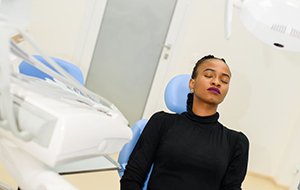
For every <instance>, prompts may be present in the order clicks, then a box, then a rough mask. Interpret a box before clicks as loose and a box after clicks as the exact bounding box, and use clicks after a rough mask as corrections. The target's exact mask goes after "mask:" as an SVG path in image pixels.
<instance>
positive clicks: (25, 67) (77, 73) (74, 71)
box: [19, 55, 84, 85]
mask: <svg viewBox="0 0 300 190" xmlns="http://www.w3.org/2000/svg"><path fill="white" fill-rule="evenodd" d="M34 57H35V58H36V59H37V60H39V61H40V62H41V63H43V64H45V65H46V66H48V67H49V68H50V69H52V70H54V71H55V69H54V68H53V67H51V66H50V64H49V63H48V62H47V61H46V60H45V59H44V58H43V57H42V56H39V55H34ZM51 59H52V60H53V61H54V62H56V63H57V64H58V65H60V66H61V67H62V68H63V69H64V70H65V71H67V72H68V73H69V74H70V75H72V76H73V77H74V78H75V79H76V80H78V81H79V82H80V83H81V84H82V85H83V84H84V78H83V74H82V72H81V70H80V69H79V68H78V67H77V66H76V65H74V64H72V63H70V62H67V61H65V60H62V59H59V58H56V57H51ZM19 72H20V73H22V74H25V75H28V76H32V77H36V78H41V79H46V78H48V79H51V80H53V78H52V77H51V76H50V75H48V74H46V73H44V72H43V71H41V70H39V69H38V68H36V67H34V66H33V65H31V64H30V63H28V62H27V61H22V62H21V63H20V64H19Z"/></svg>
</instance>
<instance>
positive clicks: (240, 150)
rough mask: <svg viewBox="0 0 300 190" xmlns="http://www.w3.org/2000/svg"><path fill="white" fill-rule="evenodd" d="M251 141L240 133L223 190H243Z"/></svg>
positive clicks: (224, 179)
mask: <svg viewBox="0 0 300 190" xmlns="http://www.w3.org/2000/svg"><path fill="white" fill-rule="evenodd" d="M248 152H249V141H248V138H247V137H246V136H245V135H244V134H243V133H241V132H240V133H238V139H237V141H236V143H235V145H234V151H233V153H232V157H231V160H230V162H229V165H228V168H227V171H226V174H225V176H224V178H223V181H222V186H221V190H241V186H242V182H243V181H244V179H245V176H246V173H247V166H248V154H249V153H248Z"/></svg>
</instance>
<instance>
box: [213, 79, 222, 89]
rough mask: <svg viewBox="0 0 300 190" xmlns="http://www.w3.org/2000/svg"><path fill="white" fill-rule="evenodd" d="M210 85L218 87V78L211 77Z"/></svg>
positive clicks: (219, 84)
mask: <svg viewBox="0 0 300 190" xmlns="http://www.w3.org/2000/svg"><path fill="white" fill-rule="evenodd" d="M211 83H212V85H214V86H217V87H220V86H221V83H220V80H219V79H218V77H213V79H212V80H211Z"/></svg>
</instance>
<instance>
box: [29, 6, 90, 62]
mask: <svg viewBox="0 0 300 190" xmlns="http://www.w3.org/2000/svg"><path fill="white" fill-rule="evenodd" d="M87 5H88V3H87V2H86V1H85V0H76V1H72V0H63V1H59V0H51V1H49V0H32V12H31V19H30V25H29V27H28V33H29V34H30V35H31V36H32V38H33V39H34V40H35V42H36V43H37V44H38V45H39V46H40V48H41V49H42V50H44V52H45V53H46V54H48V55H49V56H55V57H59V58H63V59H65V60H69V61H71V62H73V63H74V64H78V63H77V62H75V61H74V57H75V56H76V54H75V52H76V50H77V48H78V43H79V40H80V35H81V34H82V25H83V22H84V18H85V17H84V16H85V14H86V8H87Z"/></svg>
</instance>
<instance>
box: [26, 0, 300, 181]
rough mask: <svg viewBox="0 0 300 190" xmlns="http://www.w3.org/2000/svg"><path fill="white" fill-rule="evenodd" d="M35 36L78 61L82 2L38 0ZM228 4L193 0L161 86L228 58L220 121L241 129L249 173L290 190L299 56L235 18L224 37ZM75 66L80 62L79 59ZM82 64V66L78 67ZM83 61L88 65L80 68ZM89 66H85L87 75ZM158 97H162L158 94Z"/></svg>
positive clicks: (297, 157) (299, 159)
mask: <svg viewBox="0 0 300 190" xmlns="http://www.w3.org/2000/svg"><path fill="white" fill-rule="evenodd" d="M33 3H34V5H33V7H34V11H33V13H34V14H33V21H32V24H31V25H30V27H29V32H30V33H31V34H32V35H33V36H34V38H35V39H36V41H38V42H39V44H40V45H41V46H42V48H43V49H45V50H46V52H47V53H48V54H49V55H54V56H57V57H62V58H65V59H69V60H71V61H75V60H76V58H75V57H76V56H77V55H76V54H77V53H78V52H77V50H76V46H77V45H78V44H80V43H81V42H80V40H78V39H82V35H83V34H84V32H82V28H81V26H82V25H84V24H86V23H83V20H84V17H86V12H85V11H86V9H85V8H86V7H87V6H88V5H87V2H86V1H84V0H80V1H79V0H77V1H71V0H64V1H58V0H52V1H46V0H34V1H33ZM223 15H224V2H223V1H217V0H201V1H199V0H191V4H190V6H189V10H188V14H187V17H186V22H185V23H184V25H183V26H184V28H183V29H182V30H181V35H180V36H179V38H178V39H179V40H178V43H177V46H176V47H175V48H174V49H173V51H174V52H173V53H172V55H173V56H172V57H171V59H170V63H168V68H164V69H165V71H166V72H167V74H165V75H160V76H159V77H160V78H159V80H157V81H159V82H160V83H161V82H162V81H164V82H163V84H166V82H167V81H168V80H169V79H170V78H171V77H172V76H174V75H176V74H179V73H190V72H191V70H192V68H193V66H194V62H195V61H196V58H197V57H198V58H200V57H202V56H204V55H207V54H214V55H216V56H219V57H224V58H225V59H226V61H227V62H228V64H229V66H230V67H231V70H232V73H233V78H232V83H231V89H230V92H229V94H228V97H227V99H226V100H225V102H224V103H223V104H222V105H221V106H220V109H219V112H220V113H221V118H220V119H221V122H222V123H223V124H225V125H226V126H228V127H229V128H233V129H237V130H242V131H243V132H244V133H245V134H246V135H247V136H248V137H249V139H250V146H251V147H250V163H249V170H250V171H254V172H257V173H260V174H264V175H268V176H273V177H274V178H275V179H276V180H277V181H278V182H279V183H281V184H283V185H289V184H290V183H291V182H292V181H293V180H294V179H293V177H294V176H293V172H294V169H295V166H296V165H298V164H299V163H300V152H299V151H298V149H297V147H298V145H297V144H299V143H300V142H299V138H298V135H299V132H300V131H299V127H298V126H297V125H298V123H299V122H300V120H299V119H298V118H299V114H300V109H299V106H298V105H299V104H300V99H299V98H298V97H299V95H300V87H299V85H298V81H300V75H299V71H300V54H299V53H291V52H283V51H279V50H277V49H273V48H271V47H269V46H268V45H265V44H263V43H261V42H260V41H258V40H257V39H256V38H254V37H253V36H252V35H251V34H250V33H249V32H248V31H246V29H245V28H244V27H243V26H242V25H241V23H240V22H239V20H238V18H237V14H236V13H235V15H234V20H233V29H232V37H231V39H230V40H228V41H227V40H225V39H224V30H223ZM75 64H77V62H76V61H75ZM78 64H79V63H78ZM80 64H82V63H80ZM88 65H89V63H88V62H86V63H84V64H83V65H80V66H81V67H82V68H83V67H84V68H85V70H87V68H88ZM155 86H161V85H155V84H154V85H153V87H154V88H153V89H152V90H153V92H157V93H159V94H160V95H159V96H156V97H160V99H159V100H158V101H156V99H151V97H152V96H150V99H149V101H151V102H156V103H155V105H156V106H152V107H151V109H148V112H147V113H146V114H145V117H148V116H149V115H150V113H153V112H155V111H157V110H160V109H165V106H164V103H163V99H162V98H163V90H162V89H155ZM155 94H156V93H155Z"/></svg>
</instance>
